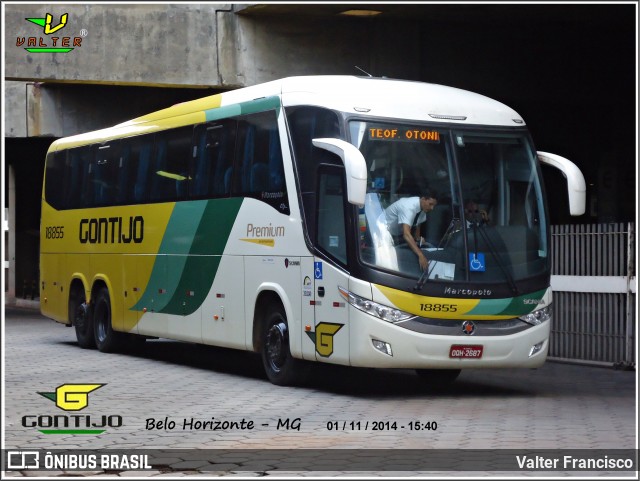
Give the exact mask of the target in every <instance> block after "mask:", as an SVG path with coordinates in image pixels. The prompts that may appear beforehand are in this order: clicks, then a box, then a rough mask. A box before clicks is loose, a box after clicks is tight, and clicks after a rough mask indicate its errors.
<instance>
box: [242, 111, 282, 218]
mask: <svg viewBox="0 0 640 481" xmlns="http://www.w3.org/2000/svg"><path fill="white" fill-rule="evenodd" d="M236 145H237V150H236V172H235V177H234V189H233V192H234V193H235V194H239V195H242V196H246V197H253V198H256V199H260V200H262V201H264V202H266V203H267V204H269V205H271V206H272V207H274V208H275V209H277V210H278V211H280V212H282V213H286V214H289V202H288V199H287V190H286V185H285V178H284V167H283V164H282V149H281V146H280V136H279V132H278V124H277V117H276V113H275V111H269V112H261V113H257V114H252V115H246V116H243V117H240V118H239V119H238V139H237V144H236Z"/></svg>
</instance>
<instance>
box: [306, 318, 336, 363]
mask: <svg viewBox="0 0 640 481" xmlns="http://www.w3.org/2000/svg"><path fill="white" fill-rule="evenodd" d="M342 326H344V324H333V323H331V322H321V323H320V324H318V325H317V326H316V332H307V335H308V336H309V339H311V340H312V341H313V342H314V344H315V345H316V352H317V353H318V354H320V355H321V356H322V357H329V356H331V354H333V336H335V334H336V333H337V332H338V331H339V330H340V329H342Z"/></svg>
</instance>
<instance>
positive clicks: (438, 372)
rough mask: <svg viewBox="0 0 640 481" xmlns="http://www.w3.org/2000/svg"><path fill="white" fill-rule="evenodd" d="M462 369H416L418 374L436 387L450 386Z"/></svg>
mask: <svg viewBox="0 0 640 481" xmlns="http://www.w3.org/2000/svg"><path fill="white" fill-rule="evenodd" d="M460 372H461V370H460V369H416V374H417V375H418V376H420V377H421V378H422V379H424V380H425V381H427V382H428V383H429V385H432V386H434V387H438V386H448V385H449V384H451V383H452V382H453V381H455V380H456V379H457V378H458V376H459V375H460Z"/></svg>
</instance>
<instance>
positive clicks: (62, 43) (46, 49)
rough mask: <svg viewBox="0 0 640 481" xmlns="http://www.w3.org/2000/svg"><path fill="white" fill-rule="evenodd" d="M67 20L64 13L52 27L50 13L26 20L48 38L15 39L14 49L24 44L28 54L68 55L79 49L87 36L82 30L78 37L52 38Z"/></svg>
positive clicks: (66, 15)
mask: <svg viewBox="0 0 640 481" xmlns="http://www.w3.org/2000/svg"><path fill="white" fill-rule="evenodd" d="M68 19H69V14H68V13H64V14H62V15H61V16H60V21H59V22H58V23H57V24H56V25H54V24H53V22H54V19H53V15H51V14H50V13H47V14H46V15H45V17H44V18H26V19H25V20H27V21H28V22H31V23H34V24H36V25H38V26H40V27H42V29H43V32H44V34H45V35H49V37H35V36H34V37H17V39H16V47H22V46H23V45H25V44H26V47H23V48H24V49H25V50H26V51H27V52H29V53H68V52H71V51H72V50H73V49H74V48H76V47H81V46H82V37H84V36H86V34H87V31H86V30H84V29H83V30H81V31H80V35H81V36H80V37H64V36H62V37H60V36H57V35H56V36H52V35H53V34H54V33H57V32H58V31H60V30H62V29H63V28H64V27H66V25H67V20H68Z"/></svg>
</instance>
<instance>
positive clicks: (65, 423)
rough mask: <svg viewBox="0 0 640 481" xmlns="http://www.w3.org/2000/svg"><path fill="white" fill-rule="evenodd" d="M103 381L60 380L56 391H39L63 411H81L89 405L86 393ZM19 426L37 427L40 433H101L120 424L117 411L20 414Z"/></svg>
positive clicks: (96, 387) (100, 385) (120, 417)
mask: <svg viewBox="0 0 640 481" xmlns="http://www.w3.org/2000/svg"><path fill="white" fill-rule="evenodd" d="M103 386H106V384H62V385H61V386H58V387H57V388H56V390H55V392H38V394H40V395H41V396H43V397H45V398H47V399H49V400H51V401H53V402H55V403H56V406H57V407H58V408H60V409H62V410H63V411H67V412H69V411H72V412H73V411H81V410H83V409H84V408H86V407H87V406H88V405H89V393H91V392H93V391H95V390H96V389H99V388H101V387H103ZM22 426H23V427H25V428H38V431H40V432H41V433H43V434H102V433H103V432H105V431H106V428H107V427H110V428H119V427H121V426H122V416H120V415H119V414H110V415H105V414H102V415H98V416H92V415H90V414H82V415H80V414H55V415H50V414H27V415H25V416H22Z"/></svg>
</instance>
